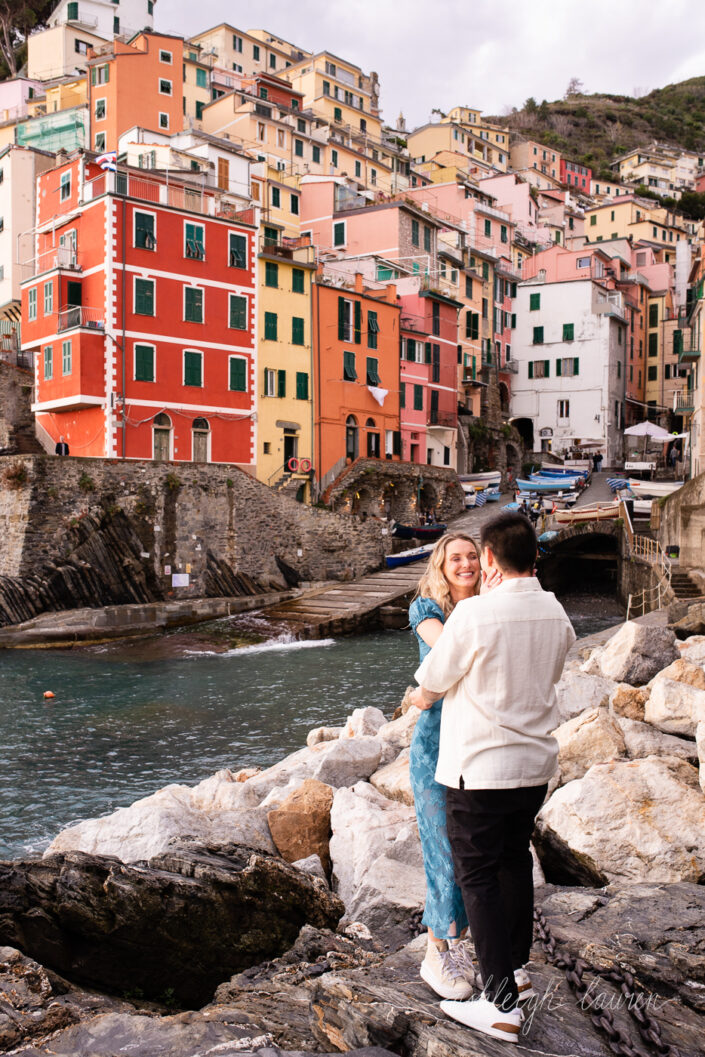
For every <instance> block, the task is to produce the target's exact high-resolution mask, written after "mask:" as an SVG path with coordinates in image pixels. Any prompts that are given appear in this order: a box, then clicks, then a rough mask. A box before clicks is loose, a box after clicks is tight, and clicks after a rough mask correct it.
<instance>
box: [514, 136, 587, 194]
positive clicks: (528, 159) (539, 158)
mask: <svg viewBox="0 0 705 1057" xmlns="http://www.w3.org/2000/svg"><path fill="white" fill-rule="evenodd" d="M509 159H510V164H511V167H512V169H514V171H515V172H520V171H522V170H524V169H534V170H535V171H536V172H539V173H543V175H544V176H550V177H551V179H552V180H557V181H558V183H559V184H561V183H563V182H564V181H563V179H562V177H561V166H562V163H563V156H562V155H561V153H560V151H557V150H556V149H555V148H554V147H547V146H546V144H545V143H537V142H536V140H533V139H521V140H515V141H514V142H513V143H512V145H511V148H510V151H509ZM589 186H590V184H589V183H588V187H589Z"/></svg>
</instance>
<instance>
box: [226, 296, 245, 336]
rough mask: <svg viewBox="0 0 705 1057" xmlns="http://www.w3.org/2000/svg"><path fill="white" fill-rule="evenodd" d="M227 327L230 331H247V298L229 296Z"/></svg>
mask: <svg viewBox="0 0 705 1057" xmlns="http://www.w3.org/2000/svg"><path fill="white" fill-rule="evenodd" d="M228 326H229V327H230V328H231V329H232V330H247V298H246V297H241V296H240V295H238V294H231V295H230V313H229V322H228Z"/></svg>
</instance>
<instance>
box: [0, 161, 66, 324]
mask: <svg viewBox="0 0 705 1057" xmlns="http://www.w3.org/2000/svg"><path fill="white" fill-rule="evenodd" d="M53 166H54V158H53V155H51V154H48V153H46V152H45V151H37V150H31V149H30V148H28V147H17V146H8V147H4V148H3V149H2V150H0V319H13V320H18V319H19V317H20V303H21V290H20V283H21V281H22V278H23V274H22V268H21V266H20V261H23V260H26V259H27V258H30V257H31V256H32V241H33V239H32V230H33V228H34V225H35V223H36V210H37V202H36V196H35V188H36V186H37V177H38V175H39V174H40V173H42V172H44V171H45V170H46V169H49V168H53Z"/></svg>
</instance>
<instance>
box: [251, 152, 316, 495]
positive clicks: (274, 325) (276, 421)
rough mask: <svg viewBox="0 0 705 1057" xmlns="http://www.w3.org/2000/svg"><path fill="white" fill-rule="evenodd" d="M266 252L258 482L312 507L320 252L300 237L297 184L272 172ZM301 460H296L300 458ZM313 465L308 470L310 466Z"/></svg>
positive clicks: (266, 196) (261, 280) (263, 240)
mask: <svg viewBox="0 0 705 1057" xmlns="http://www.w3.org/2000/svg"><path fill="white" fill-rule="evenodd" d="M264 175H265V177H266V178H265V179H264V180H263V181H262V187H263V190H262V192H261V197H262V198H263V200H264V202H266V205H264V207H263V209H262V213H261V225H260V236H259V237H260V244H259V255H258V302H259V318H258V324H257V326H258V338H257V362H258V364H259V379H258V383H257V386H258V397H257V453H256V465H257V478H258V480H260V481H262V482H264V483H265V484H268V485H270V486H271V487H279V488H280V489H282V490H285V491H286V492H287V493H289V494H291V495H292V497H294V498H297V499H300V500H301V501H303V502H310V499H311V489H310V476H309V472H308V471H309V470H310V469H311V466H312V458H313V349H312V335H311V303H312V301H311V283H312V280H313V276H314V274H315V270H316V264H315V249H314V247H313V246H312V245H311V244H310V240H309V238H308V236H307V237H305V238H300V237H299V234H298V233H299V224H298V205H297V206H296V207H294V208H293V209H292V202H293V200H294V199H295V198H296V199H298V191H297V189H296V181H290V182H289V183H284V182H282V181H280V180H278V179H277V175H278V174H277V172H276V170H274V171H272V170H269V172H267V173H265V174H264ZM292 460H293V461H292ZM307 461H308V465H307Z"/></svg>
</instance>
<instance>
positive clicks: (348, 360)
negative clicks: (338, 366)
mask: <svg viewBox="0 0 705 1057" xmlns="http://www.w3.org/2000/svg"><path fill="white" fill-rule="evenodd" d="M356 378H357V371H356V370H355V353H354V352H344V353H343V379H344V380H345V381H346V382H354V381H355V380H356Z"/></svg>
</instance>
